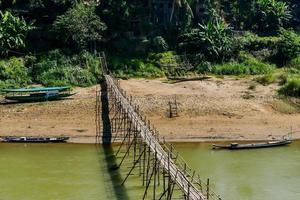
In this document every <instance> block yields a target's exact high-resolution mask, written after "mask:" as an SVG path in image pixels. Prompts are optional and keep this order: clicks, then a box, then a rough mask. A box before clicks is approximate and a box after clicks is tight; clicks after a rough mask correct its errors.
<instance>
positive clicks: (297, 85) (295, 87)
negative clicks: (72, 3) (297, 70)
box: [279, 77, 300, 97]
mask: <svg viewBox="0 0 300 200" xmlns="http://www.w3.org/2000/svg"><path fill="white" fill-rule="evenodd" d="M279 94H281V95H284V96H291V97H300V78H299V77H298V78H295V77H294V78H289V79H287V81H286V83H285V84H284V85H283V86H282V87H281V88H280V89H279Z"/></svg>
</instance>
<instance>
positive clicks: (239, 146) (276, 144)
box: [213, 140, 292, 150]
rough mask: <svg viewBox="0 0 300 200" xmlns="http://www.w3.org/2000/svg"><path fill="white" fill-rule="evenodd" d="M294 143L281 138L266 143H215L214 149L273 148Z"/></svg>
mask: <svg viewBox="0 0 300 200" xmlns="http://www.w3.org/2000/svg"><path fill="white" fill-rule="evenodd" d="M290 143H292V141H291V140H280V141H274V142H273V141H272V142H265V143H252V144H238V143H234V144H230V145H216V144H213V148H214V149H229V150H238V149H258V148H271V147H279V146H285V145H288V144H290Z"/></svg>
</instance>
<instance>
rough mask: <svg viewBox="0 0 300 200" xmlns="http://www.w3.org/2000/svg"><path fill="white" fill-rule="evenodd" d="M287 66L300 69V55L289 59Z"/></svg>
mask: <svg viewBox="0 0 300 200" xmlns="http://www.w3.org/2000/svg"><path fill="white" fill-rule="evenodd" d="M289 66H290V67H294V68H296V69H298V70H300V56H298V57H296V58H294V59H293V60H291V62H290V64H289Z"/></svg>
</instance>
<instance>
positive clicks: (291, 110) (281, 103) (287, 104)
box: [271, 99, 300, 114]
mask: <svg viewBox="0 0 300 200" xmlns="http://www.w3.org/2000/svg"><path fill="white" fill-rule="evenodd" d="M271 106H272V108H273V109H274V110H275V111H277V112H280V113H283V114H297V113H300V106H299V105H297V104H295V103H294V102H292V101H290V100H289V99H277V100H274V101H273V102H271Z"/></svg>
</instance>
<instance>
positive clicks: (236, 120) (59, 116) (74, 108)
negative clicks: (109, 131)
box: [0, 77, 300, 143]
mask: <svg viewBox="0 0 300 200" xmlns="http://www.w3.org/2000/svg"><path fill="white" fill-rule="evenodd" d="M250 85H253V83H252V81H251V79H248V78H244V79H239V80H236V79H234V78H229V77H227V78H225V79H216V78H213V79H211V80H206V81H193V82H182V83H176V84H169V83H164V82H163V80H143V79H139V80H138V79H131V80H126V81H125V80H123V81H121V86H122V87H123V88H124V89H125V90H126V91H127V92H128V93H129V94H131V95H133V96H134V99H135V101H136V103H137V104H139V105H140V106H141V109H142V110H143V112H144V113H145V114H146V116H147V117H148V119H150V121H151V122H152V123H153V124H154V125H155V127H156V128H157V129H158V130H159V132H160V135H161V136H163V137H165V138H166V140H169V141H189V142H190V141H208V140H266V139H274V138H279V137H280V136H282V135H284V134H286V133H288V132H289V131H290V130H291V127H292V129H293V130H295V131H296V130H300V114H299V108H297V106H295V105H294V104H289V103H288V102H286V101H283V100H280V99H278V98H277V97H276V89H277V87H278V86H276V85H275V84H274V85H270V86H261V85H257V86H256V88H255V89H254V90H251V89H249V86H250ZM75 91H76V92H77V94H76V95H75V96H74V97H73V98H72V99H68V100H64V101H55V102H54V101H53V102H43V103H29V104H10V105H0V127H1V129H0V135H1V136H6V135H34V136H36V135H51V136H58V135H68V136H70V137H71V140H70V141H71V142H84V143H93V142H94V141H95V132H96V128H95V93H96V87H95V86H94V87H90V88H75ZM174 96H176V98H177V101H178V103H179V117H176V118H172V119H170V118H168V117H167V113H168V101H170V100H172V99H173V98H174ZM293 137H294V138H298V139H299V138H300V133H296V134H294V135H293Z"/></svg>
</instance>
